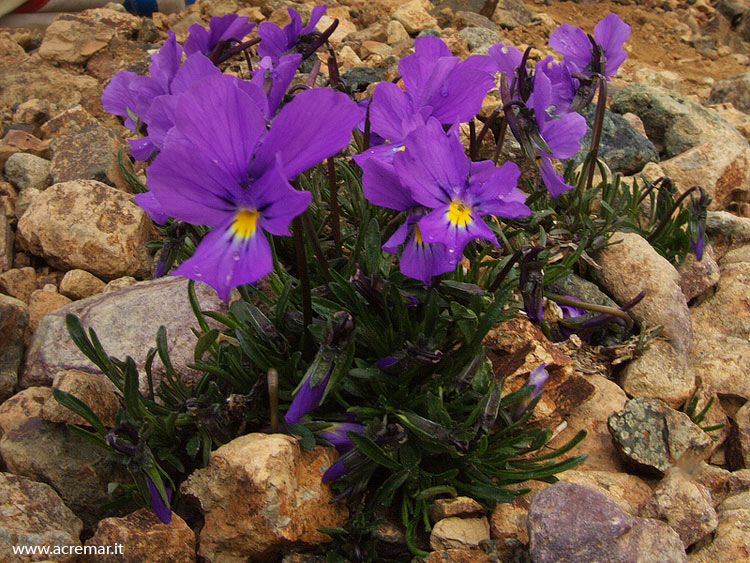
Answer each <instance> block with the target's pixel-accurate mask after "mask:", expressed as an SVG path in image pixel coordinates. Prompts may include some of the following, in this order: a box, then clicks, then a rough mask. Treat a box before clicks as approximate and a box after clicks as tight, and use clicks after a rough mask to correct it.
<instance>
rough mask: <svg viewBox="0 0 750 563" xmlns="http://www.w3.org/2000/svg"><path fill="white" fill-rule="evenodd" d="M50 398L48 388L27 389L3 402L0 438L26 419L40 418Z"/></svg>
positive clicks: (0, 408) (0, 409)
mask: <svg viewBox="0 0 750 563" xmlns="http://www.w3.org/2000/svg"><path fill="white" fill-rule="evenodd" d="M50 398H52V389H50V388H49V387H29V388H28V389H24V390H23V391H19V392H18V393H16V394H15V395H13V396H12V397H11V398H10V399H7V400H6V401H3V403H2V404H1V405H0V437H2V435H3V434H5V433H6V432H10V431H11V430H13V429H14V428H15V427H16V426H19V425H20V424H22V423H23V422H25V421H26V419H27V418H32V417H41V415H42V408H43V407H44V403H45V402H47V399H50Z"/></svg>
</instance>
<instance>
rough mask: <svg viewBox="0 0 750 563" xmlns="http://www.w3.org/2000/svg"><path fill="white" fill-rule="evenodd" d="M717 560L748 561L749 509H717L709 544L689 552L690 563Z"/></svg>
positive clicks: (738, 562)
mask: <svg viewBox="0 0 750 563" xmlns="http://www.w3.org/2000/svg"><path fill="white" fill-rule="evenodd" d="M719 561H732V562H733V563H734V562H736V563H747V562H748V561H750V509H747V508H745V509H737V510H727V511H719V525H718V526H717V527H716V531H715V532H714V537H713V541H712V542H711V544H710V545H708V546H706V547H704V548H703V549H700V550H698V551H694V552H693V553H691V554H690V563H717V562H719Z"/></svg>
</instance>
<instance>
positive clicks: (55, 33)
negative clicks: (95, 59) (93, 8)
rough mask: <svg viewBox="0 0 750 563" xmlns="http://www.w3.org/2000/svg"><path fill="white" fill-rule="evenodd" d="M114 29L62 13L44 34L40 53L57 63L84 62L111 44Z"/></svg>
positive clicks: (46, 58)
mask: <svg viewBox="0 0 750 563" xmlns="http://www.w3.org/2000/svg"><path fill="white" fill-rule="evenodd" d="M113 36H114V30H113V29H111V28H109V27H108V26H105V25H98V24H96V23H95V22H93V21H91V19H88V18H83V17H79V16H74V15H72V14H63V15H62V16H60V17H58V18H56V19H55V21H53V22H52V23H51V24H50V25H49V27H47V30H46V32H45V34H44V40H43V41H42V44H41V45H40V47H39V55H40V56H41V57H42V58H43V59H45V60H47V61H55V62H58V63H72V64H81V63H85V62H86V61H87V60H88V59H89V58H90V57H91V56H92V55H94V54H95V53H96V52H98V51H101V50H102V49H104V48H106V47H107V45H109V42H110V40H111V39H112V37H113Z"/></svg>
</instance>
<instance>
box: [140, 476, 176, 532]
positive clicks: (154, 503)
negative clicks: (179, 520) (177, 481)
mask: <svg viewBox="0 0 750 563" xmlns="http://www.w3.org/2000/svg"><path fill="white" fill-rule="evenodd" d="M146 484H147V485H148V495H149V498H150V503H151V510H153V511H154V514H156V517H157V518H158V519H159V520H160V521H161V522H162V523H163V524H169V523H170V522H171V521H172V509H171V508H170V506H169V503H170V502H172V490H171V489H170V488H169V487H164V492H165V493H166V494H167V503H166V504H165V503H164V499H163V498H162V496H161V493H160V492H159V489H158V487H157V486H156V485H155V484H154V482H153V481H152V480H151V477H149V476H148V475H146Z"/></svg>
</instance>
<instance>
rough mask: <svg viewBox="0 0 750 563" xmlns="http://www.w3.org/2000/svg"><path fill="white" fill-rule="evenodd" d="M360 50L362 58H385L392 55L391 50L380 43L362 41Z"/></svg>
mask: <svg viewBox="0 0 750 563" xmlns="http://www.w3.org/2000/svg"><path fill="white" fill-rule="evenodd" d="M360 49H361V51H362V56H363V57H369V56H371V55H375V56H376V57H381V58H386V57H389V56H390V55H391V54H392V53H393V49H391V47H390V46H389V45H387V44H385V43H381V42H380V41H363V42H362V44H361V46H360Z"/></svg>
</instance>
